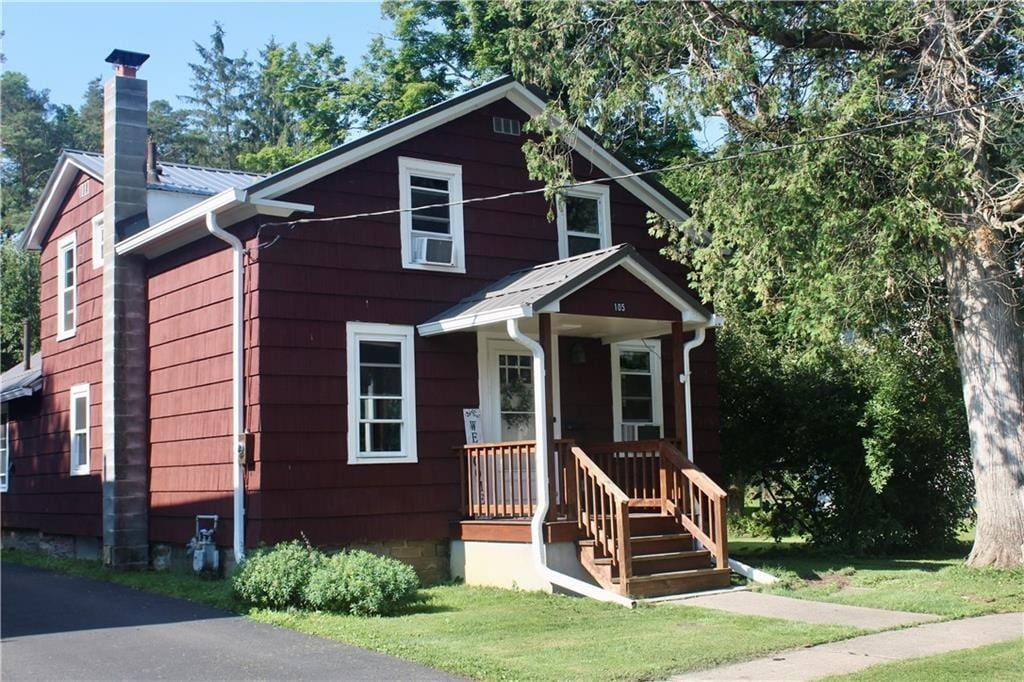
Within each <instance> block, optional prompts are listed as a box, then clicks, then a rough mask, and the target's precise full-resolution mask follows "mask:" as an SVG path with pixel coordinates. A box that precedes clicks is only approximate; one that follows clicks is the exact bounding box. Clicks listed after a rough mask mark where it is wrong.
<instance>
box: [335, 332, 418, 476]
mask: <svg viewBox="0 0 1024 682" xmlns="http://www.w3.org/2000/svg"><path fill="white" fill-rule="evenodd" d="M345 336H346V346H345V349H346V350H345V352H346V354H347V356H348V376H347V383H348V463H349V464H387V463H410V464H411V463H415V462H417V461H418V460H417V456H416V438H417V432H416V348H415V338H416V328H415V327H413V326H411V325H399V324H375V323H369V322H349V323H348V324H347V325H346V328H345ZM360 341H398V342H399V343H401V344H402V422H403V423H402V427H403V428H402V451H401V452H373V453H366V452H360V451H359V342H360Z"/></svg>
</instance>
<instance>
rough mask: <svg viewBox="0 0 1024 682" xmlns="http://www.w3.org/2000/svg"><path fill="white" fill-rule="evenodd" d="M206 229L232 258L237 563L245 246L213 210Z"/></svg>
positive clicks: (241, 517) (241, 518)
mask: <svg viewBox="0 0 1024 682" xmlns="http://www.w3.org/2000/svg"><path fill="white" fill-rule="evenodd" d="M206 229H207V230H209V232H210V234H212V235H213V236H214V237H216V238H217V239H220V240H221V241H223V242H226V243H227V244H228V246H230V247H231V250H232V251H233V258H232V269H233V272H232V282H231V283H232V292H231V364H232V370H231V422H232V429H231V435H232V443H231V483H232V486H233V487H234V511H233V514H232V517H233V519H234V529H233V533H232V536H233V538H234V545H233V550H234V553H235V563H236V564H240V563H242V561H243V560H244V559H245V486H244V484H243V478H242V475H243V472H242V467H243V466H245V463H244V461H243V458H242V455H243V454H244V453H243V451H244V448H245V441H244V438H243V435H244V433H245V406H244V404H243V402H242V399H243V396H244V395H245V385H244V383H243V363H244V356H243V355H242V338H243V333H244V331H243V329H242V296H243V289H242V283H243V277H244V267H243V266H244V263H243V260H242V258H243V256H244V254H245V247H244V246H243V245H242V242H241V240H240V239H239V238H238V237H236V236H235V235H233V234H231V233H230V232H228V231H227V230H224V229H223V228H221V226H220V225H219V224H218V223H217V215H216V214H215V213H214V212H213V211H208V212H207V213H206Z"/></svg>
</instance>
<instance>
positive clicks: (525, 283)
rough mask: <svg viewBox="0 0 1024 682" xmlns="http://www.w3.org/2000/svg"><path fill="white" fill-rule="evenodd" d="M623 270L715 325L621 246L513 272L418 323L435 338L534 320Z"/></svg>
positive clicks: (688, 312)
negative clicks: (505, 322) (611, 272)
mask: <svg viewBox="0 0 1024 682" xmlns="http://www.w3.org/2000/svg"><path fill="white" fill-rule="evenodd" d="M618 266H623V267H625V268H626V269H627V270H629V271H630V272H631V273H632V274H633V275H635V276H637V277H638V278H639V279H640V280H641V281H643V282H644V283H645V284H647V285H648V286H650V287H651V289H652V290H654V291H655V292H656V293H657V294H659V295H660V296H661V297H662V298H664V299H666V300H667V301H669V302H670V303H672V304H673V305H675V306H676V307H677V308H678V309H679V310H680V312H681V314H682V317H684V318H686V316H687V315H689V319H690V320H691V321H695V322H700V321H705V322H710V321H711V318H712V314H711V312H710V311H709V310H708V309H707V308H705V307H704V306H703V305H701V304H700V303H699V302H698V301H697V300H696V299H694V298H693V297H692V296H690V294H688V293H686V291H685V290H684V289H683V288H682V287H680V286H679V285H678V284H676V283H675V282H673V281H672V280H671V279H670V278H669V277H668V276H667V275H665V273H663V272H661V271H660V270H658V269H657V268H655V267H654V266H653V265H651V263H650V262H648V261H647V260H646V259H645V258H643V257H642V256H641V255H640V254H639V253H637V251H636V249H635V248H634V247H633V246H632V245H630V244H619V245H618V246H613V247H611V248H607V249H602V250H600V251H591V252H589V253H584V254H581V255H579V256H573V257H572V258H564V259H562V260H557V261H552V262H550V263H543V264H541V265H535V266H533V267H529V268H524V269H522V270H517V271H515V272H512V273H510V274H508V275H506V276H505V277H503V278H502V279H500V280H497V281H496V282H494V283H493V284H491V285H489V286H487V287H484V288H483V289H480V290H479V291H477V292H476V293H474V294H472V295H470V296H467V297H466V298H464V299H462V300H461V301H459V302H458V303H457V304H455V305H454V306H452V307H451V308H449V309H448V310H446V311H444V312H443V313H441V314H440V315H438V316H436V317H434V318H433V319H431V320H428V321H427V322H424V323H423V324H421V325H419V327H418V329H419V332H420V334H421V335H423V336H433V335H435V334H443V333H445V332H450V331H456V330H460V329H469V328H472V327H478V326H481V325H485V324H491V323H493V322H501V321H503V320H509V319H515V318H519V317H532V316H533V314H534V313H535V312H537V313H539V312H550V311H552V310H551V307H552V306H554V305H555V304H557V303H558V302H559V301H560V300H562V299H563V298H565V297H566V296H568V295H569V294H571V293H573V292H574V291H577V290H578V289H580V288H581V287H583V286H585V285H586V284H588V283H590V282H592V281H594V280H595V279H597V278H598V277H600V276H601V275H603V274H605V273H606V272H608V271H609V270H611V269H612V268H615V267H618ZM545 308H548V310H545Z"/></svg>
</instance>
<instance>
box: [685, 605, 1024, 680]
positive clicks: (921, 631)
mask: <svg viewBox="0 0 1024 682" xmlns="http://www.w3.org/2000/svg"><path fill="white" fill-rule="evenodd" d="M1019 637H1024V613H1001V614H998V615H993V616H980V617H978V618H967V619H965V620H953V621H946V622H943V623H926V624H924V625H918V626H916V627H912V628H907V629H906V630H894V631H891V632H879V633H876V634H873V635H865V636H863V637H854V638H853V639H847V640H843V641H841V642H833V643H831V644H821V645H818V646H813V647H808V648H805V649H795V650H792V651H784V652H782V653H778V654H774V655H772V656H768V657H765V658H759V659H756V660H753V661H747V662H746V663H736V664H734V665H727V666H724V667H721V668H714V669H712V670H705V671H701V672H695V673H688V674H686V675H682V676H680V677H675V678H673V682H683V681H685V680H793V681H802V680H818V679H821V678H823V677H828V676H830V675H845V674H848V673H853V672H857V671H858V670H863V669H864V668H869V667H871V666H873V665H879V664H881V663H891V662H893V661H903V660H907V659H912V658H921V657H924V656H934V655H936V654H943V653H946V652H947V651H958V650H960V649H974V648H977V647H980V646H986V645H988V644H998V643H999V642H1005V641H1008V640H1012V639H1016V638H1019Z"/></svg>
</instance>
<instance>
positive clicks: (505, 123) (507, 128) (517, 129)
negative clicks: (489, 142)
mask: <svg viewBox="0 0 1024 682" xmlns="http://www.w3.org/2000/svg"><path fill="white" fill-rule="evenodd" d="M492 120H493V122H494V132H496V133H499V134H501V135H515V136H517V137H518V136H519V134H520V133H521V132H522V127H521V126H520V124H519V121H517V120H516V119H514V118H502V117H501V116H495V117H494V118H493V119H492Z"/></svg>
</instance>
